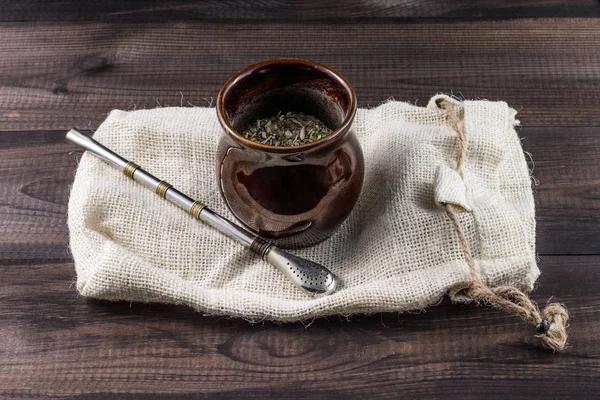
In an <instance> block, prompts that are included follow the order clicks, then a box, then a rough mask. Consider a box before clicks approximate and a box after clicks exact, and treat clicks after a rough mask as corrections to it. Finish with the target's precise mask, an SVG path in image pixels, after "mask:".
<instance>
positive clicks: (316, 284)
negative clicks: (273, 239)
mask: <svg viewBox="0 0 600 400" xmlns="http://www.w3.org/2000/svg"><path fill="white" fill-rule="evenodd" d="M264 259H265V260H266V261H268V262H269V263H271V264H272V265H274V266H275V267H277V268H278V269H279V270H280V271H281V272H283V273H284V274H285V275H286V276H287V277H288V278H289V279H290V280H291V281H292V282H293V283H294V284H295V285H296V286H298V287H299V288H301V289H303V290H305V291H306V292H308V293H310V294H312V295H326V294H331V293H333V292H334V291H335V290H336V288H337V278H336V277H335V276H334V275H333V274H332V273H331V272H330V271H329V270H328V269H327V268H325V267H324V266H322V265H321V264H318V263H316V262H313V261H309V260H306V259H304V258H300V257H296V256H294V255H293V254H290V253H288V252H286V251H283V250H281V249H279V248H277V247H275V246H272V247H270V248H269V249H268V250H267V252H266V254H265V255H264Z"/></svg>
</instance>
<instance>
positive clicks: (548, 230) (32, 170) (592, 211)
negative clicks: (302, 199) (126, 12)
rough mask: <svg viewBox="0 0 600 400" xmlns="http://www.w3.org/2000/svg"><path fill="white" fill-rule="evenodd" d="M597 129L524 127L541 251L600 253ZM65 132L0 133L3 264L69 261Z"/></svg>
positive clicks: (72, 152)
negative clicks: (532, 165) (532, 162)
mask: <svg viewBox="0 0 600 400" xmlns="http://www.w3.org/2000/svg"><path fill="white" fill-rule="evenodd" d="M599 131H600V128H595V127H589V128H584V127H581V128H547V127H546V128H535V127H529V128H527V127H526V128H522V129H521V131H520V135H521V136H522V137H523V146H524V148H525V150H527V151H529V152H532V153H533V159H534V160H535V170H534V176H535V178H536V179H537V180H539V182H540V184H539V185H538V186H536V187H535V189H534V191H535V198H536V201H537V204H536V207H537V209H536V215H537V219H538V234H537V239H538V252H539V253H540V254H542V255H546V254H552V255H554V254H556V255H559V254H600V240H598V238H599V237H600V194H599V192H598V188H599V187H600V134H599ZM64 135H65V132H64V131H56V132H36V131H33V132H1V133H0V199H2V200H0V238H2V240H1V241H0V264H2V263H4V264H35V263H41V262H66V261H68V260H70V255H69V253H68V250H67V244H68V232H67V227H66V212H67V202H68V195H69V187H70V184H71V183H72V180H73V175H74V172H75V169H76V167H77V160H78V159H79V157H80V154H81V151H80V150H79V149H78V148H76V147H75V146H74V145H72V144H69V143H67V142H66V141H65V139H64ZM565 138H569V140H565ZM574 155H576V156H574Z"/></svg>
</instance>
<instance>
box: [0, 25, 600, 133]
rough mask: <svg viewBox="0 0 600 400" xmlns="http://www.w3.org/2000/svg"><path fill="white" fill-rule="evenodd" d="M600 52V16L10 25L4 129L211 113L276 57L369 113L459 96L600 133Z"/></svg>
mask: <svg viewBox="0 0 600 400" xmlns="http://www.w3.org/2000/svg"><path fill="white" fill-rule="evenodd" d="M599 43H600V19H547V20H527V19H526V20H515V21H502V22H492V23H490V22H481V21H476V22H457V23H423V24H395V23H372V24H370V23H369V24H343V23H342V24H336V25H326V24H300V23H289V24H277V23H274V24H267V25H262V24H248V23H245V24H214V23H208V22H207V23H204V22H193V21H192V22H190V21H188V22H164V23H160V24H154V25H153V26H147V25H144V24H127V23H69V24H54V23H4V24H0V96H1V97H2V102H0V130H4V131H7V130H8V131H12V130H20V131H22V130H43V129H48V130H58V129H68V128H70V127H71V126H73V125H78V126H84V127H85V126H87V125H88V124H91V126H97V125H98V124H99V123H100V122H101V121H102V120H103V119H104V117H105V116H106V114H107V113H108V112H109V111H110V110H111V109H113V108H120V109H128V108H133V107H137V108H150V107H155V106H157V105H159V104H160V105H180V104H184V105H185V104H187V103H188V102H190V103H191V104H194V105H207V104H209V103H211V101H214V99H215V97H216V95H217V93H218V91H219V88H220V86H221V84H222V83H223V82H224V81H225V80H226V79H227V77H228V76H230V75H231V74H232V73H233V72H234V71H236V70H238V69H239V68H241V67H243V66H245V65H247V64H249V63H251V62H254V61H258V60H261V59H265V58H271V57H277V56H298V57H307V58H312V59H316V60H320V61H322V62H325V63H327V64H330V65H331V66H333V67H335V68H337V69H339V70H340V71H341V72H342V73H344V74H345V75H346V76H347V77H348V78H349V79H350V81H351V82H352V83H353V84H354V86H355V88H356V91H357V94H358V98H359V102H360V105H361V106H369V105H377V104H378V103H380V102H381V101H384V100H385V99H387V98H389V97H390V96H393V97H395V98H397V99H399V100H404V101H411V102H418V103H419V104H424V103H425V102H426V101H427V100H428V99H429V98H430V97H431V96H432V95H434V94H435V93H437V92H453V93H455V94H457V95H459V96H464V97H466V98H487V99H491V100H498V99H501V100H505V101H507V102H509V103H510V104H511V105H512V106H514V107H516V108H520V109H521V115H520V117H521V120H522V121H523V123H524V124H525V125H528V126H532V125H536V126H543V125H546V126H548V125H551V126H564V125H573V126H585V125H600V113H598V112H597V110H598V108H599V107H600V96H598V95H597V94H598V90H599V88H600V63H599V62H598V60H599V59H600V46H599V45H598V44H599ZM315 44H318V45H315Z"/></svg>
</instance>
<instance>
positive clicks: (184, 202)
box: [67, 129, 337, 295]
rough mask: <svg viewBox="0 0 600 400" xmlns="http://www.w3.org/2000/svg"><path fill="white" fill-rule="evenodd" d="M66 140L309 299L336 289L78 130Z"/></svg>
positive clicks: (333, 282) (307, 266)
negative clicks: (230, 242)
mask: <svg viewBox="0 0 600 400" xmlns="http://www.w3.org/2000/svg"><path fill="white" fill-rule="evenodd" d="M67 139H68V140H70V141H71V142H73V143H75V144H78V145H79V146H81V147H83V148H84V149H86V150H87V151H89V152H91V153H92V154H94V155H96V156H98V157H99V158H100V159H102V160H103V161H105V162H106V163H108V164H109V165H111V166H113V167H115V168H116V169H118V170H121V171H123V173H124V174H125V175H126V176H127V177H129V178H131V179H133V180H134V181H136V182H138V183H140V184H141V185H143V186H145V187H147V188H148V189H151V190H153V191H155V192H156V194H158V195H159V196H160V197H162V198H164V199H166V200H168V201H169V202H171V203H173V204H175V205H176V206H178V207H179V208H182V209H184V210H186V211H187V212H188V213H189V214H190V215H191V216H192V217H194V218H196V219H199V220H200V221H202V222H205V223H207V224H209V225H210V226H212V227H213V228H215V229H216V230H218V231H219V232H221V233H224V234H225V235H227V236H229V237H231V238H233V239H235V240H236V241H238V242H239V243H241V244H242V245H243V246H245V247H247V248H249V249H250V250H252V251H253V252H254V253H256V254H258V255H259V256H260V257H261V258H262V259H263V260H265V261H267V262H269V263H270V264H272V265H274V266H275V267H276V268H277V269H279V270H280V271H281V272H283V274H284V275H285V276H287V277H288V278H289V279H290V280H291V281H292V282H293V283H294V284H295V285H296V286H298V287H299V288H300V289H302V290H304V291H306V292H308V293H309V294H311V295H317V294H330V293H333V292H334V291H335V289H336V287H337V279H336V277H335V276H334V275H333V274H332V273H331V272H330V271H329V270H328V269H327V268H325V267H323V266H322V265H320V264H317V263H315V262H312V261H309V260H306V259H303V258H300V257H296V256H294V255H292V254H290V253H288V252H286V251H283V250H281V249H279V248H278V247H276V246H274V245H273V244H271V243H269V242H267V241H266V240H264V239H262V238H261V237H259V236H256V235H254V234H252V233H250V232H248V231H247V230H245V229H243V228H242V227H240V226H238V225H236V224H234V223H233V222H231V221H229V220H227V219H225V218H223V217H221V216H220V215H219V214H217V213H215V212H214V211H212V210H210V209H209V208H208V207H206V206H205V205H204V204H202V203H201V202H199V201H197V200H194V199H192V198H190V197H189V196H186V195H185V194H183V193H181V192H180V191H179V190H177V189H175V188H174V187H173V186H172V185H170V184H169V183H167V182H165V181H161V180H160V179H158V178H156V177H155V176H153V175H151V174H149V173H148V172H146V171H144V170H143V169H142V168H140V166H139V165H137V164H135V163H133V162H131V161H128V160H126V159H124V158H123V157H121V156H119V155H118V154H116V153H115V152H113V151H111V150H110V149H108V148H106V147H104V146H103V145H101V144H100V143H98V142H97V141H95V140H94V139H92V138H90V137H89V136H87V135H84V134H83V133H81V132H80V131H79V130H77V129H71V130H70V131H69V132H68V133H67Z"/></svg>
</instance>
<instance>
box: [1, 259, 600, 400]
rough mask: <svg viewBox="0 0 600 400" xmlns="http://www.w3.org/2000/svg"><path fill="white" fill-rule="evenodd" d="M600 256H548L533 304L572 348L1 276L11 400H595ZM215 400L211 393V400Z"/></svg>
mask: <svg viewBox="0 0 600 400" xmlns="http://www.w3.org/2000/svg"><path fill="white" fill-rule="evenodd" d="M599 262H600V257H598V256H578V257H569V256H561V257H542V258H541V260H540V266H541V268H542V270H543V274H542V276H541V279H540V281H539V288H538V289H537V290H536V291H535V293H534V295H533V298H534V299H535V300H538V301H539V302H540V303H544V302H545V301H546V300H547V299H548V298H549V297H550V296H552V295H555V296H557V299H558V300H560V301H564V302H565V303H566V304H567V306H568V307H569V311H570V312H571V316H572V324H571V327H570V333H571V339H570V347H569V348H568V350H567V351H566V352H565V353H563V354H552V353H551V352H548V351H545V350H542V349H540V348H538V347H536V346H534V344H533V340H534V339H533V338H532V337H531V334H532V333H533V327H529V326H527V325H526V324H525V323H523V322H521V321H520V320H518V319H515V318H514V317H510V316H507V315H505V314H503V313H502V312H500V311H496V310H492V309H488V308H485V307H475V306H471V305H452V304H450V303H449V302H448V301H444V302H443V303H442V304H441V305H439V306H436V307H432V308H430V309H428V310H427V312H425V313H420V314H402V315H396V314H384V315H374V316H357V317H352V318H350V319H349V321H347V320H346V319H340V318H337V317H336V318H329V319H328V320H317V321H314V323H313V324H312V325H310V326H309V327H308V328H307V329H305V327H304V326H303V325H302V324H299V323H295V324H284V325H277V324H271V323H265V324H256V325H249V324H248V323H246V322H244V321H241V320H230V319H226V318H216V317H203V316H202V315H201V314H198V313H195V312H193V311H191V310H188V309H185V308H179V307H172V306H164V305H145V304H135V303H134V304H129V303H108V302H99V301H86V300H84V299H83V298H81V297H78V296H77V295H76V292H75V289H74V288H73V287H72V286H71V283H72V281H73V280H74V271H73V267H72V265H71V264H53V265H37V266H20V265H17V266H0V273H1V274H2V280H0V304H2V307H0V321H2V323H0V337H2V340H1V341H0V360H1V361H0V397H1V398H22V397H36V398H40V397H44V398H46V396H47V397H49V398H54V397H66V396H74V397H73V398H86V399H89V398H93V399H107V398H109V399H110V398H113V399H114V398H119V399H122V398H126V399H131V398H145V399H165V398H170V399H175V398H177V399H181V398H200V397H201V398H231V399H237V398H274V397H277V398H284V399H291V398H314V399H338V398H340V399H341V398H348V396H351V397H352V398H369V399H384V398H385V399H388V398H404V397H408V398H428V399H431V398H454V397H456V398H458V397H460V398H461V399H480V398H483V397H485V398H498V399H505V398H542V399H548V398H564V399H570V398H573V399H575V398H577V399H583V398H594V397H596V395H597V393H598V390H600V380H598V376H600V361H599V360H600V347H598V345H597V341H596V338H597V334H596V333H597V332H598V330H599V329H600V316H599V314H598V312H597V309H598V307H600V300H599V299H598V296H597V284H596V282H598V280H599V279H600V269H598V268H597V265H598V263H599ZM202 396H205V397H202Z"/></svg>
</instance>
